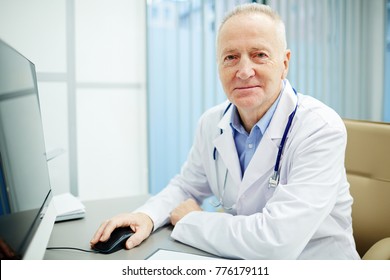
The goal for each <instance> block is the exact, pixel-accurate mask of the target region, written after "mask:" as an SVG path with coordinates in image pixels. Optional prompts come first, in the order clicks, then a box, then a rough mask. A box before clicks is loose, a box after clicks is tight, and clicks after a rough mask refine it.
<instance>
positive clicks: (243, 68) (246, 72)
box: [236, 58, 255, 80]
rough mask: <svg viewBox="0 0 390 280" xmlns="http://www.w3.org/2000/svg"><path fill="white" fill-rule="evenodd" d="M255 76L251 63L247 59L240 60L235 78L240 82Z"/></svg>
mask: <svg viewBox="0 0 390 280" xmlns="http://www.w3.org/2000/svg"><path fill="white" fill-rule="evenodd" d="M254 75H255V70H254V69H253V64H252V62H251V61H250V60H249V59H247V58H242V59H241V61H240V63H239V64H238V69H237V73H236V77H237V78H239V79H241V80H246V79H248V78H250V77H253V76H254Z"/></svg>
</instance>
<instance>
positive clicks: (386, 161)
mask: <svg viewBox="0 0 390 280" xmlns="http://www.w3.org/2000/svg"><path fill="white" fill-rule="evenodd" d="M344 123H345V125H346V128H347V132H348V143H347V151H346V158H345V166H346V169H347V176H348V181H349V183H350V184H351V195H352V196H353V198H354V203H353V206H352V219H353V220H352V223H353V231H354V237H355V241H356V248H357V250H358V252H359V254H360V256H361V257H362V258H363V259H382V260H383V259H384V260H390V124H388V123H387V124H386V123H374V122H365V121H352V120H344Z"/></svg>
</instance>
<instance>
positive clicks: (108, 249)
mask: <svg viewBox="0 0 390 280" xmlns="http://www.w3.org/2000/svg"><path fill="white" fill-rule="evenodd" d="M133 234H134V232H133V231H132V229H131V228H130V227H119V228H116V229H114V231H113V232H112V233H111V235H110V237H109V238H108V240H107V241H105V242H102V241H99V242H98V243H96V244H95V245H94V246H93V249H94V250H95V251H97V252H99V253H103V254H111V253H114V252H116V251H119V250H121V249H125V247H126V246H125V244H126V241H127V239H128V238H129V237H130V236H132V235H133Z"/></svg>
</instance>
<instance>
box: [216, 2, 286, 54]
mask: <svg viewBox="0 0 390 280" xmlns="http://www.w3.org/2000/svg"><path fill="white" fill-rule="evenodd" d="M241 14H261V15H266V16H268V17H269V18H271V19H272V20H274V22H275V23H276V24H277V26H276V29H277V32H278V34H279V36H280V38H279V39H280V41H281V43H282V46H283V48H284V49H286V48H287V40H286V28H285V26H284V22H283V20H282V19H281V18H280V16H279V14H278V13H277V12H276V11H274V10H273V9H272V8H271V7H270V6H268V5H263V4H258V3H247V4H242V5H239V6H236V7H235V8H234V9H233V10H232V11H230V12H229V13H227V14H226V15H225V17H224V18H223V20H222V21H221V24H220V25H219V29H218V34H219V33H220V31H221V29H222V27H223V25H224V24H225V23H226V22H227V21H228V20H229V19H230V18H232V17H234V16H236V15H241Z"/></svg>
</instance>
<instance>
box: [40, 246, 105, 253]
mask: <svg viewBox="0 0 390 280" xmlns="http://www.w3.org/2000/svg"><path fill="white" fill-rule="evenodd" d="M46 250H77V251H82V252H86V253H97V251H94V250H86V249H81V248H76V247H47V248H46Z"/></svg>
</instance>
